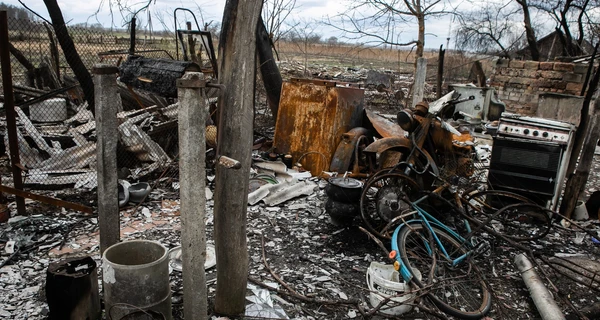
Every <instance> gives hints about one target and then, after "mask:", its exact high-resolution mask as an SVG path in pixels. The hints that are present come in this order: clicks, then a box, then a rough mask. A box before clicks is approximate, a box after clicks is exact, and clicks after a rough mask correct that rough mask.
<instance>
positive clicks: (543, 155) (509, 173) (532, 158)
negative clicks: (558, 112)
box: [488, 112, 576, 210]
mask: <svg viewBox="0 0 600 320" xmlns="http://www.w3.org/2000/svg"><path fill="white" fill-rule="evenodd" d="M575 129H576V127H575V126H574V125H573V124H571V123H567V122H562V121H556V120H550V119H544V118H535V117H526V116H519V115H516V114H511V113H506V112H504V113H502V116H501V118H500V121H499V124H498V131H497V134H496V136H495V137H494V146H493V149H492V156H491V159H490V170H489V173H488V182H489V184H490V187H491V188H493V189H500V190H507V191H512V192H515V193H518V194H522V195H524V196H527V197H529V198H530V199H532V200H535V201H536V202H538V203H539V204H541V205H544V206H545V207H547V208H548V209H551V210H555V209H556V206H557V204H558V199H559V197H560V194H561V191H562V187H563V184H564V181H565V176H566V173H567V172H566V171H567V166H568V161H569V157H570V155H571V151H572V149H573V138H574V134H575Z"/></svg>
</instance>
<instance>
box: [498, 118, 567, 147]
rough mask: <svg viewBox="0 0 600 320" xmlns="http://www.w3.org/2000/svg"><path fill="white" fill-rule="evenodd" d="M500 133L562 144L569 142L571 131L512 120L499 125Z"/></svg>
mask: <svg viewBox="0 0 600 320" xmlns="http://www.w3.org/2000/svg"><path fill="white" fill-rule="evenodd" d="M498 135H506V136H512V137H519V138H528V139H534V140H541V141H549V142H556V143H561V144H562V143H565V144H566V143H567V142H569V132H567V131H564V130H556V129H550V128H544V127H539V126H528V125H525V124H515V123H510V122H503V123H500V125H499V126H498Z"/></svg>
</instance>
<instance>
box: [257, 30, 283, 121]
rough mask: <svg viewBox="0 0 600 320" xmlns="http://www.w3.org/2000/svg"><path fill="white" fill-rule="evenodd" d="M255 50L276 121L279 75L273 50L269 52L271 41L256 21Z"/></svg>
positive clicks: (279, 94) (280, 83) (279, 95)
mask: <svg viewBox="0 0 600 320" xmlns="http://www.w3.org/2000/svg"><path fill="white" fill-rule="evenodd" d="M256 50H257V51H258V63H259V64H260V75H261V78H262V80H263V83H264V85H265V91H266V92H267V101H268V102H269V108H270V109H271V113H272V114H273V118H275V119H277V111H278V110H279V98H280V97H281V85H282V83H283V81H282V80H281V73H280V72H279V68H278V67H277V64H276V63H275V58H274V57H273V50H271V40H270V38H269V33H268V32H267V28H266V27H265V24H264V23H263V21H262V18H260V19H259V20H258V27H257V29H256Z"/></svg>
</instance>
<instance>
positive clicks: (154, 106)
mask: <svg viewBox="0 0 600 320" xmlns="http://www.w3.org/2000/svg"><path fill="white" fill-rule="evenodd" d="M8 26H9V41H10V44H11V46H10V52H11V69H12V70H11V71H12V75H13V77H12V84H13V88H14V94H15V104H16V108H15V109H16V112H17V114H16V125H17V137H18V139H17V141H18V146H19V151H20V164H21V165H22V166H23V169H24V170H23V183H24V186H25V188H26V189H52V190H59V191H60V192H55V194H54V195H55V196H56V197H58V198H66V199H68V200H71V201H77V202H85V204H86V205H90V202H89V200H90V198H85V197H73V194H77V193H79V192H84V191H85V190H93V189H94V188H95V187H96V185H97V179H96V140H97V136H96V130H95V127H96V126H95V119H94V115H93V113H92V110H90V107H89V105H88V103H87V102H85V96H84V92H85V91H86V90H85V89H87V88H82V85H81V84H79V83H78V81H77V78H76V77H75V74H74V72H73V70H72V68H71V67H70V66H69V63H68V62H67V60H66V58H65V56H67V55H72V54H74V52H64V51H63V49H62V47H61V46H60V45H59V42H58V39H57V38H56V34H55V32H54V30H53V28H52V26H51V25H48V24H46V23H40V22H36V21H31V20H23V19H15V18H9V21H8ZM68 32H69V35H70V36H71V39H72V40H73V42H74V44H75V49H76V51H77V54H78V56H79V57H80V58H81V60H82V62H83V64H84V65H85V68H86V69H87V70H88V72H90V73H91V70H92V68H93V67H94V65H96V64H98V63H104V64H111V65H115V66H118V65H120V64H121V63H122V62H123V61H125V59H126V57H127V55H128V54H129V49H130V38H129V34H128V33H124V32H121V33H119V32H109V31H106V30H101V29H98V30H95V29H91V28H76V27H68ZM135 53H136V54H139V55H142V56H145V57H148V58H164V59H172V58H173V57H174V56H175V41H174V39H173V38H172V37H158V38H157V37H151V38H148V37H143V36H142V37H138V38H137V39H136V45H135ZM0 85H1V84H0ZM92 89H93V88H92ZM0 92H2V91H0ZM119 93H120V96H119V97H114V102H115V103H118V104H120V105H121V106H119V110H123V111H122V112H120V113H119V114H118V115H117V116H118V119H119V130H118V131H119V132H118V134H119V145H118V152H117V162H118V166H119V178H120V179H124V180H128V181H129V182H131V183H134V182H137V181H147V180H149V179H153V178H156V177H158V176H159V175H160V173H161V172H163V171H164V170H165V168H167V167H170V166H172V165H173V160H174V159H175V157H176V155H177V154H178V150H177V144H178V141H177V124H176V121H175V120H176V119H175V118H176V112H175V113H173V112H171V114H169V112H166V110H173V107H170V105H171V104H172V102H173V101H170V100H168V99H163V98H160V97H154V96H150V95H148V94H147V93H144V92H139V91H136V90H135V89H134V88H128V87H127V86H125V85H123V84H120V85H119ZM121 97H122V99H121ZM0 112H2V114H1V115H0V117H1V118H0V133H1V134H2V136H3V141H4V143H3V144H1V146H0V152H1V153H2V154H7V153H8V152H7V150H9V142H8V134H7V131H6V118H5V110H4V109H2V110H1V111H0ZM4 159H7V158H6V157H5V158H4ZM0 165H5V166H6V167H5V168H4V169H3V170H1V174H2V183H3V184H4V185H8V186H12V185H13V183H12V176H11V175H10V172H11V171H10V170H9V168H10V167H9V166H8V165H9V161H4V162H2V163H1V164H0ZM73 189H74V190H73ZM91 199H93V197H91Z"/></svg>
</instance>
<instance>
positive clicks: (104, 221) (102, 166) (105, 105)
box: [93, 64, 120, 254]
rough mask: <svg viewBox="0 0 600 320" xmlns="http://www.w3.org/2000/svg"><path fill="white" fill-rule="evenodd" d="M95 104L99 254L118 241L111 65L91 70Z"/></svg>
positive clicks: (114, 69) (115, 90)
mask: <svg viewBox="0 0 600 320" xmlns="http://www.w3.org/2000/svg"><path fill="white" fill-rule="evenodd" d="M93 72H94V74H95V76H94V90H95V92H96V95H95V104H96V110H97V112H96V136H97V137H98V141H97V143H96V172H97V173H98V178H97V179H98V224H99V227H100V254H102V253H103V252H104V250H106V249H107V248H108V247H110V246H111V245H113V244H115V243H117V242H119V240H120V225H119V194H118V181H117V142H118V139H119V138H118V134H117V132H118V131H117V128H118V122H117V110H118V107H117V104H116V103H114V99H115V97H116V96H117V95H118V94H119V91H118V87H117V78H116V74H117V73H118V72H119V69H118V68H117V67H115V66H111V65H102V64H100V65H96V66H95V67H94V70H93Z"/></svg>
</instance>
